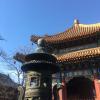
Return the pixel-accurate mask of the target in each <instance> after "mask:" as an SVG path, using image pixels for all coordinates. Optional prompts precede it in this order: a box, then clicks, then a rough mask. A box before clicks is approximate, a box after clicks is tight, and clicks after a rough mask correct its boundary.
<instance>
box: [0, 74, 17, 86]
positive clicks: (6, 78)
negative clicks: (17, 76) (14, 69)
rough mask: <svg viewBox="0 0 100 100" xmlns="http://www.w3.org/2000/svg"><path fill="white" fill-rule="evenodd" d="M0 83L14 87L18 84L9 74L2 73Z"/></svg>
mask: <svg viewBox="0 0 100 100" xmlns="http://www.w3.org/2000/svg"><path fill="white" fill-rule="evenodd" d="M0 85H2V86H8V87H13V88H17V86H18V85H17V83H15V82H14V81H12V79H11V78H10V77H9V76H7V75H5V74H2V73H0Z"/></svg>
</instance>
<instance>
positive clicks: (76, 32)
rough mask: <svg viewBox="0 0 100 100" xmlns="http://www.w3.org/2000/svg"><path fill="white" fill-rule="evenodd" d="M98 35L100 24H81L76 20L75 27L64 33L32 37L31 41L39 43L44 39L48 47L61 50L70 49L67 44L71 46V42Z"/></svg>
mask: <svg viewBox="0 0 100 100" xmlns="http://www.w3.org/2000/svg"><path fill="white" fill-rule="evenodd" d="M98 33H100V23H96V24H80V23H79V22H78V21H76V20H75V21H74V25H73V26H72V27H71V28H69V29H67V30H66V31H64V32H61V33H58V34H56V35H52V36H43V37H40V36H35V35H32V36H31V41H32V42H34V43H37V41H38V39H40V38H44V40H45V41H46V42H47V44H48V45H50V46H52V47H54V48H57V49H58V48H59V49H60V48H65V47H68V45H67V44H69V42H73V41H75V40H80V39H85V38H92V37H96V36H97V35H98ZM80 42H81V41H80ZM63 44H64V45H63ZM76 44H77V43H76Z"/></svg>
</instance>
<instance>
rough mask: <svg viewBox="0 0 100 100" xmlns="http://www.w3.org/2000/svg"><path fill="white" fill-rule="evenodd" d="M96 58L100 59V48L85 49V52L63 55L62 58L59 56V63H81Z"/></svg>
mask: <svg viewBox="0 0 100 100" xmlns="http://www.w3.org/2000/svg"><path fill="white" fill-rule="evenodd" d="M96 57H100V47H96V48H91V49H84V50H79V51H75V52H70V53H67V54H63V55H61V56H57V60H58V62H59V63H60V62H61V63H62V62H69V63H71V62H72V63H75V62H80V61H82V60H86V59H91V58H96Z"/></svg>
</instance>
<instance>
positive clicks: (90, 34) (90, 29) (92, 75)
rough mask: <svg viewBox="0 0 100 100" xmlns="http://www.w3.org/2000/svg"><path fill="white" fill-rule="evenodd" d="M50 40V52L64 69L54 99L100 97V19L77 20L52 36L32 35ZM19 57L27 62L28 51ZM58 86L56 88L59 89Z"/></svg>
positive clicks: (97, 99)
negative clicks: (91, 20)
mask: <svg viewBox="0 0 100 100" xmlns="http://www.w3.org/2000/svg"><path fill="white" fill-rule="evenodd" d="M40 38H43V39H44V40H45V41H46V46H45V48H46V49H47V50H48V53H50V54H53V55H54V56H55V57H56V58H57V62H56V63H57V64H58V65H59V66H60V68H61V72H60V73H58V74H57V75H55V76H56V78H55V79H56V80H57V81H55V82H56V83H57V84H59V83H61V86H60V88H59V89H57V88H55V87H57V84H56V83H54V84H53V91H57V92H56V94H57V95H56V96H58V97H55V95H54V98H53V100H58V99H55V98H59V100H100V23H95V24H80V23H79V21H78V20H74V24H73V26H72V27H71V28H69V29H67V30H65V31H64V32H61V33H58V34H55V35H51V36H47V35H46V36H43V37H41V36H35V35H32V36H31V41H32V42H33V43H36V44H37V41H38V39H40ZM16 59H17V60H19V61H21V62H22V63H23V62H25V58H24V55H22V54H19V53H18V54H17V55H16ZM57 76H58V77H57ZM55 89H56V90H55Z"/></svg>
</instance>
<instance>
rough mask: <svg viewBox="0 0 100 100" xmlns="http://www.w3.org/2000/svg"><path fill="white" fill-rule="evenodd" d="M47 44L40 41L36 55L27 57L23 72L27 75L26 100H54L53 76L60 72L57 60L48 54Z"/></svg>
mask: <svg viewBox="0 0 100 100" xmlns="http://www.w3.org/2000/svg"><path fill="white" fill-rule="evenodd" d="M45 47H46V42H45V41H44V40H43V39H39V40H38V48H37V50H36V51H37V52H36V53H32V54H28V55H26V57H25V59H26V62H25V63H24V64H23V65H22V70H23V72H24V73H25V75H26V82H25V83H26V91H25V99H26V100H52V74H54V73H56V72H58V71H59V67H58V66H57V65H56V61H57V59H56V58H55V57H54V56H53V55H51V54H48V53H47V49H46V48H45Z"/></svg>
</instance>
